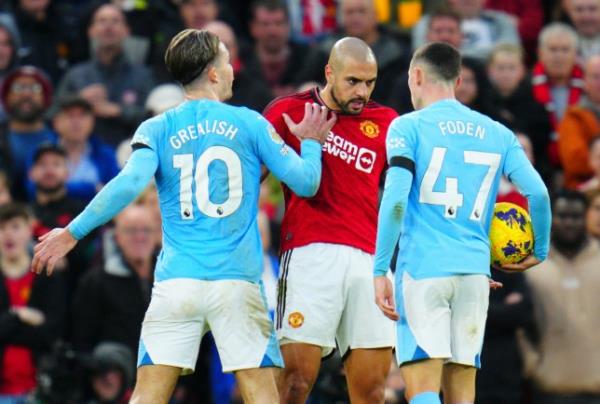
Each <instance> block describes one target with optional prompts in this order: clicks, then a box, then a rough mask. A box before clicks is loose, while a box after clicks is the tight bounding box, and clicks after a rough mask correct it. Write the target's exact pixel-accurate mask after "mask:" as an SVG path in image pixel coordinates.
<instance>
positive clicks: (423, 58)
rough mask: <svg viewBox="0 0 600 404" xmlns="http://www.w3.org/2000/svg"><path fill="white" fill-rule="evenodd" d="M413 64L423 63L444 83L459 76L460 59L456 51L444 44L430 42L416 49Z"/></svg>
mask: <svg viewBox="0 0 600 404" xmlns="http://www.w3.org/2000/svg"><path fill="white" fill-rule="evenodd" d="M412 61H413V63H418V62H423V63H425V64H427V66H428V67H429V68H430V69H431V71H432V72H433V73H434V74H435V75H436V76H438V77H439V78H440V79H442V80H444V81H454V80H456V79H457V78H458V76H459V75H460V65H461V57H460V53H459V52H458V50H457V49H456V48H455V47H454V46H452V45H449V44H447V43H444V42H432V43H429V44H426V45H423V46H421V47H420V48H419V49H417V50H416V51H415V53H414V55H413V58H412Z"/></svg>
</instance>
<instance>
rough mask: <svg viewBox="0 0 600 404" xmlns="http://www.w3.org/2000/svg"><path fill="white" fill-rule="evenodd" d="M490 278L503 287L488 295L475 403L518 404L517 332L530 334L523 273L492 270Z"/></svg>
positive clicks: (520, 384)
mask: <svg viewBox="0 0 600 404" xmlns="http://www.w3.org/2000/svg"><path fill="white" fill-rule="evenodd" d="M492 277H493V279H494V280H495V281H498V282H501V283H502V284H503V285H504V287H502V288H501V289H497V290H495V291H493V292H492V293H490V306H489V309H488V319H487V323H486V328H485V340H484V343H483V351H482V353H481V357H482V367H481V370H480V371H479V372H478V374H477V400H476V401H477V403H479V404H507V403H519V402H520V400H521V392H522V388H523V366H522V360H521V355H520V352H519V347H518V343H517V330H518V329H522V330H523V331H527V332H529V333H530V334H531V333H532V331H533V330H532V327H533V324H534V321H533V320H534V317H533V304H532V301H531V296H530V294H529V288H528V286H527V283H526V282H525V276H524V275H523V274H521V273H514V274H512V273H511V274H507V273H505V272H501V271H496V270H492Z"/></svg>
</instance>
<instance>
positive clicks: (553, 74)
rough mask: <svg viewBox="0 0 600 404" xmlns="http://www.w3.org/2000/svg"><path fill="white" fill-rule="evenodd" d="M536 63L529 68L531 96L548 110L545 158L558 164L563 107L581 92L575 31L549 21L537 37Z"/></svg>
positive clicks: (580, 70)
mask: <svg viewBox="0 0 600 404" xmlns="http://www.w3.org/2000/svg"><path fill="white" fill-rule="evenodd" d="M538 52H539V62H538V63H537V64H536V65H535V66H534V67H533V74H532V84H533V96H534V98H535V99H536V100H537V101H538V102H539V103H540V104H543V105H544V106H545V107H546V110H547V111H548V112H549V113H550V119H551V121H552V126H553V131H554V133H553V135H552V138H551V141H550V144H549V148H548V157H549V159H550V161H551V162H552V163H553V164H554V165H559V157H558V147H557V140H558V134H557V132H556V131H557V129H558V125H559V123H560V121H561V120H562V118H563V115H564V113H565V111H566V110H567V108H568V107H569V106H571V105H575V104H577V102H578V101H579V98H580V97H581V94H582V92H583V71H582V69H581V67H579V66H578V65H577V64H576V58H577V34H576V33H575V31H574V30H573V29H572V28H571V27H569V26H568V25H565V24H562V23H553V24H550V25H548V26H547V27H545V28H544V29H543V30H542V32H541V33H540V37H539V49H538Z"/></svg>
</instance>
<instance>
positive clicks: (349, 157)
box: [264, 89, 398, 254]
mask: <svg viewBox="0 0 600 404" xmlns="http://www.w3.org/2000/svg"><path fill="white" fill-rule="evenodd" d="M307 102H315V103H318V104H321V105H325V104H324V102H323V101H322V100H321V98H320V96H319V92H318V90H317V89H313V90H310V91H306V92H302V93H298V94H293V95H290V96H287V97H282V98H278V99H276V100H275V101H273V102H272V103H271V104H269V106H268V107H267V108H266V110H265V112H264V116H265V118H267V119H268V120H269V122H271V124H273V126H274V127H275V129H276V130H277V132H278V133H279V134H280V135H281V137H282V138H283V139H284V140H285V142H286V143H287V144H288V145H289V146H290V147H293V148H294V150H296V151H297V152H300V141H299V140H298V139H297V138H296V137H295V136H294V135H293V134H292V133H290V131H289V129H288V127H287V125H286V124H285V122H284V120H283V118H282V114H283V113H284V112H285V113H286V114H288V115H289V116H290V118H292V120H293V121H294V122H300V121H301V120H302V118H303V117H304V105H305V103H307ZM396 116H398V114H397V113H396V112H395V111H394V110H393V109H391V108H388V107H384V106H382V105H379V104H377V103H375V102H369V103H367V105H366V106H365V108H364V109H363V111H362V112H361V113H360V114H358V115H351V114H344V113H339V112H338V113H337V122H336V123H335V125H334V127H333V128H332V130H331V132H330V133H329V136H328V137H327V142H326V143H325V144H324V145H323V173H322V176H321V186H320V187H319V191H318V192H317V194H316V195H315V196H314V197H312V198H301V197H298V196H297V195H295V194H294V193H293V192H291V191H290V189H289V188H287V187H286V186H285V185H284V188H283V190H284V196H285V215H284V217H283V223H282V225H281V250H282V251H286V250H289V249H291V248H295V247H301V246H304V245H307V244H310V243H318V242H321V243H332V244H343V245H347V246H351V247H355V248H358V249H361V250H363V251H365V252H367V253H369V254H373V253H374V252H375V238H376V234H377V208H378V204H377V203H378V193H379V182H380V177H381V174H382V173H383V170H384V169H385V167H386V166H387V163H386V152H385V138H386V135H387V130H388V126H389V125H390V123H391V122H392V120H393V119H394V118H395V117H396Z"/></svg>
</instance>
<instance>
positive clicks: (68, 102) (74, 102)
mask: <svg viewBox="0 0 600 404" xmlns="http://www.w3.org/2000/svg"><path fill="white" fill-rule="evenodd" d="M71 108H81V109H83V110H84V111H86V112H89V113H93V112H94V107H93V106H92V104H91V103H90V102H89V101H88V100H86V99H85V98H83V97H81V96H79V95H67V96H65V97H63V98H61V99H59V100H58V111H56V112H57V113H59V112H62V111H65V110H67V109H71Z"/></svg>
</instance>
